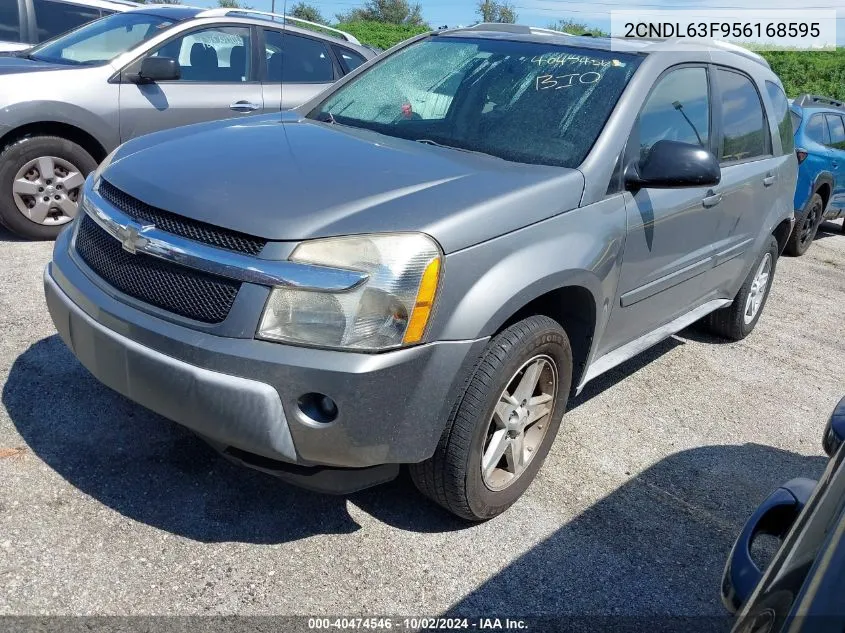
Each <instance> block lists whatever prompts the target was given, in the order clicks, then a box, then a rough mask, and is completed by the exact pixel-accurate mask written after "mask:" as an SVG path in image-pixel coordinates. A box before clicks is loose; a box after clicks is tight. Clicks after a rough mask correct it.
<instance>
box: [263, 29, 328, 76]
mask: <svg viewBox="0 0 845 633" xmlns="http://www.w3.org/2000/svg"><path fill="white" fill-rule="evenodd" d="M264 38H265V44H266V48H267V50H266V55H267V80H268V81H270V82H273V83H280V82H282V81H284V82H285V83H300V84H309V83H311V84H320V83H331V82H333V81H334V79H335V77H334V63H333V62H332V57H331V53H330V52H329V49H328V47H327V46H326V45H325V44H323V43H322V42H320V41H318V40H312V39H311V38H308V37H301V36H299V35H293V34H291V33H286V34H285V35H284V37H283V36H282V34H281V33H280V32H279V31H270V30H265V31H264Z"/></svg>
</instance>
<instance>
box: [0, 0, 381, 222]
mask: <svg viewBox="0 0 845 633" xmlns="http://www.w3.org/2000/svg"><path fill="white" fill-rule="evenodd" d="M294 24H299V25H301V26H302V27H309V28H307V29H306V28H299V27H297V26H294ZM316 28H320V29H322V30H323V31H325V33H318V32H316V31H314V30H312V29H316ZM332 35H337V36H338V37H337V38H336V37H333V36H332ZM283 42H284V55H283V52H282V48H283ZM374 56H375V53H373V51H371V50H370V49H368V48H366V47H364V46H361V45H360V44H359V42H358V40H356V39H355V38H354V37H353V36H351V35H348V34H346V33H343V32H341V31H337V30H335V29H331V28H328V27H322V26H319V25H313V24H311V23H309V22H305V21H303V20H296V19H295V18H291V17H286V16H274V15H273V14H263V13H256V12H254V11H249V12H244V11H242V10H241V11H238V10H232V9H213V10H208V11H203V10H201V9H190V8H186V7H165V6H154V5H151V6H148V7H145V8H142V9H135V10H131V11H127V12H125V13H119V14H114V15H111V16H109V17H106V18H103V19H101V20H97V21H95V22H91V23H89V24H87V25H85V26H83V27H81V28H79V29H77V30H76V31H72V32H71V33H68V34H67V35H64V36H62V37H59V38H57V39H54V40H51V41H50V42H47V43H45V44H43V45H41V46H37V47H35V48H32V49H29V50H27V51H25V52H23V53H19V54H17V55H16V56H11V57H0V112H2V116H0V222H2V224H4V225H6V227H7V228H9V229H10V230H12V231H13V232H15V233H17V234H18V235H20V236H23V237H27V238H31V239H53V238H55V236H56V235H57V234H58V232H59V231H60V230H61V228H62V226H63V225H65V224H66V223H67V222H69V221H70V220H71V218H73V217H74V216H75V215H76V211H77V202H78V198H79V194H80V192H81V187H82V184H83V182H84V180H85V176H87V175H88V173H90V172H91V171H92V170H93V169H94V168H95V167H96V166H97V163H99V162H100V161H101V160H102V159H103V158H104V157H105V156H106V155H107V154H108V153H109V152H111V151H112V150H113V149H114V148H115V147H117V146H118V145H120V143H122V142H124V141H127V140H129V139H131V138H135V137H136V136H140V135H142V134H147V133H149V132H155V131H158V130H163V129H166V128H171V127H175V126H178V125H185V124H188V123H197V122H200V121H209V120H213V119H224V118H229V117H244V116H247V115H254V114H261V113H266V112H278V111H279V110H280V109H286V108H291V107H293V106H296V105H299V104H301V103H303V102H305V101H307V100H308V99H310V98H312V97H314V96H315V95H316V94H318V93H319V92H321V91H322V90H324V89H325V88H327V87H328V86H330V85H331V84H332V83H333V82H334V81H335V80H336V79H338V78H340V77H342V76H343V75H345V74H346V73H348V72H350V71H351V70H353V69H354V68H356V67H358V66H359V65H361V64H363V63H364V62H365V61H366V60H368V59H370V58H372V57H374ZM283 57H284V61H283Z"/></svg>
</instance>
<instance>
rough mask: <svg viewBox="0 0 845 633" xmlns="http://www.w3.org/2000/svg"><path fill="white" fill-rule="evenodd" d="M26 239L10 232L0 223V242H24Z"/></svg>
mask: <svg viewBox="0 0 845 633" xmlns="http://www.w3.org/2000/svg"><path fill="white" fill-rule="evenodd" d="M26 241H27V240H26V239H24V238H22V237H18V236H17V235H15V234H14V233H12V232H11V231H10V230H9V229H7V228H6V227H5V226H3V225H2V224H0V242H26Z"/></svg>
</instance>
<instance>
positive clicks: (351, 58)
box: [334, 46, 367, 73]
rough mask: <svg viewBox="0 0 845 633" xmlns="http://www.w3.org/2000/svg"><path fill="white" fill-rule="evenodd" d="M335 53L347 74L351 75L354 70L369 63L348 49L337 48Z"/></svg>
mask: <svg viewBox="0 0 845 633" xmlns="http://www.w3.org/2000/svg"><path fill="white" fill-rule="evenodd" d="M334 52H335V53H336V54H337V57H338V59H339V60H340V64H341V66H343V72H345V73H351V72H352V71H353V70H355V69H356V68H358V66H360V65H361V64H363V63H364V62H365V61H367V60H366V59H364V58H363V57H362V56H361V55H359V54H358V53H356V52H354V51H350V50H349V49H348V48H341V47H340V46H335V47H334Z"/></svg>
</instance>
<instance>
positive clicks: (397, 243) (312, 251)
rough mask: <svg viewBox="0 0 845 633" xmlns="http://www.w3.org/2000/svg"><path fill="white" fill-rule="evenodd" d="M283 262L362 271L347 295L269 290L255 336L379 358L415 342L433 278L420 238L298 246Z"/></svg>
mask: <svg viewBox="0 0 845 633" xmlns="http://www.w3.org/2000/svg"><path fill="white" fill-rule="evenodd" d="M290 260H291V261H295V262H302V263H308V264H314V265H317V266H331V267H333V268H346V269H350V270H358V271H362V272H366V273H367V274H368V275H369V278H368V279H367V281H366V282H364V283H363V284H361V285H360V286H359V287H357V288H354V289H353V290H350V291H348V292H342V293H327V292H320V291H315V290H298V289H296V288H274V289H273V291H272V292H271V293H270V299H269V300H268V302H267V307H266V308H265V309H264V315H263V316H262V317H261V324H260V325H259V328H258V337H259V338H263V339H268V340H273V341H283V342H286V343H293V344H302V345H314V346H318V347H331V348H340V349H353V350H367V351H379V350H385V349H391V348H395V347H401V346H403V345H411V344H414V343H419V342H420V341H421V340H422V338H423V335H424V334H425V330H426V326H427V325H428V322H429V317H430V316H431V312H432V309H433V308H434V299H435V295H436V293H437V285H438V281H439V278H440V264H441V256H440V249H439V247H438V246H437V244H436V243H435V242H434V240H432V239H431V238H430V237H428V236H427V235H423V234H420V233H395V234H380V235H360V236H351V237H337V238H328V239H319V240H312V241H309V242H303V243H302V244H300V245H299V246H298V247H297V248H296V250H295V251H294V252H293V254H292V255H291V256H290Z"/></svg>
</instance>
